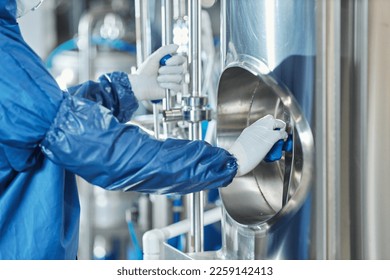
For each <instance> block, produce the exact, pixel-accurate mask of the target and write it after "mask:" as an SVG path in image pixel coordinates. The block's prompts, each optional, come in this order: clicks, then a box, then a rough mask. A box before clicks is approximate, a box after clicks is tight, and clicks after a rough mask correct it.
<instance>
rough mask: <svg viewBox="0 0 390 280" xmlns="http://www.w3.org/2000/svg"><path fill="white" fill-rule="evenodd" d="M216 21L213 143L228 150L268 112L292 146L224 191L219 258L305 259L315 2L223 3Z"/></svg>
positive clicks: (231, 0)
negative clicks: (218, 55)
mask: <svg viewBox="0 0 390 280" xmlns="http://www.w3.org/2000/svg"><path fill="white" fill-rule="evenodd" d="M221 20H222V23H221V26H222V42H221V43H222V58H223V60H222V62H223V65H222V68H223V72H222V75H221V78H220V81H219V87H218V126H217V127H218V128H217V138H218V145H219V146H222V147H224V148H229V147H230V145H231V144H232V143H233V142H234V140H235V139H236V138H237V137H238V135H239V134H240V133H241V132H242V130H243V129H244V128H245V127H247V126H248V125H250V124H251V123H252V122H254V121H255V120H257V119H259V118H260V117H263V116H265V115H266V114H271V115H274V116H275V117H277V118H280V119H283V120H285V121H286V123H287V124H288V127H289V132H290V134H291V135H292V138H293V149H292V151H291V152H284V154H283V157H282V159H281V160H280V161H278V162H274V163H265V162H262V163H261V164H260V165H259V166H258V167H257V168H256V169H255V170H254V171H253V172H252V173H251V174H249V175H246V176H244V177H241V178H235V179H234V181H233V183H232V184H231V185H230V186H228V187H227V188H223V189H221V191H220V195H221V198H222V201H223V206H224V207H223V209H224V213H223V221H222V224H223V231H222V232H223V248H222V250H221V251H220V252H219V253H220V254H221V255H220V257H221V258H227V259H306V258H309V249H310V248H309V242H310V227H311V225H310V215H311V212H312V209H311V195H310V194H311V193H310V189H311V188H312V187H313V185H314V179H315V174H314V170H315V166H314V141H313V136H312V132H311V119H312V115H313V110H314V107H313V96H314V83H315V81H314V55H315V1H286V0H275V1H266V0H264V1H259V0H246V1H238V0H224V1H222V3H221ZM283 192H285V194H287V202H286V201H283Z"/></svg>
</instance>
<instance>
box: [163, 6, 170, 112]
mask: <svg viewBox="0 0 390 280" xmlns="http://www.w3.org/2000/svg"><path fill="white" fill-rule="evenodd" d="M161 28H162V32H161V44H162V45H163V46H164V45H168V44H170V43H171V42H172V0H162V1H161ZM165 99H166V102H164V104H165V105H164V110H167V111H168V110H171V93H170V90H168V89H166V90H165Z"/></svg>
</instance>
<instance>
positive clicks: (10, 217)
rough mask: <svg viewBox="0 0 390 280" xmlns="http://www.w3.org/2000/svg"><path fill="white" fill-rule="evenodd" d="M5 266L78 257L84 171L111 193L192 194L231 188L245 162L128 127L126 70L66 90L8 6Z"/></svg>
mask: <svg viewBox="0 0 390 280" xmlns="http://www.w3.org/2000/svg"><path fill="white" fill-rule="evenodd" d="M0 61H1V67H0V211H1V215H0V259H75V258H76V254H77V249H78V232H79V211H80V209H79V199H78V193H77V187H76V182H75V175H74V174H78V175H80V176H81V177H83V178H84V179H86V180H87V181H89V182H91V183H92V184H94V185H97V186H100V187H103V188H106V189H108V190H114V189H120V190H134V191H142V192H148V193H180V194H184V193H188V192H193V191H199V190H201V189H213V188H217V187H222V186H226V185H228V184H229V183H230V182H231V180H232V179H233V177H234V175H235V174H236V171H237V164H236V159H235V158H234V157H233V156H232V155H230V154H229V153H228V152H226V151H225V150H223V149H220V148H217V147H212V146H210V145H208V144H207V143H205V142H202V141H193V142H191V141H187V140H173V139H168V140H166V141H164V142H162V141H158V140H155V139H154V138H152V137H151V136H149V135H148V134H146V133H144V132H143V131H142V130H140V129H139V128H138V127H136V126H132V125H126V124H125V122H126V121H128V119H129V118H130V117H131V115H132V112H133V111H134V110H135V109H136V108H137V100H136V99H135V97H134V94H133V92H132V90H131V85H130V83H129V80H128V78H127V74H125V73H112V74H107V75H104V76H102V77H101V78H100V79H99V81H98V82H87V83H85V84H83V85H80V86H77V87H74V88H71V89H69V91H68V92H62V91H61V90H60V88H59V87H58V85H57V83H56V82H55V80H54V79H53V78H52V76H51V75H50V74H49V72H48V71H47V70H46V68H45V66H44V64H43V63H42V61H41V60H40V58H39V57H38V56H37V55H36V54H35V53H34V52H33V51H32V50H31V49H30V48H29V47H28V46H27V45H26V43H25V42H24V40H23V39H22V36H21V34H20V30H19V27H18V25H17V23H16V20H15V0H0Z"/></svg>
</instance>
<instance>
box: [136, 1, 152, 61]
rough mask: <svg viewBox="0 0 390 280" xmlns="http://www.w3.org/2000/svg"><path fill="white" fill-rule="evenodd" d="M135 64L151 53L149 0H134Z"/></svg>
mask: <svg viewBox="0 0 390 280" xmlns="http://www.w3.org/2000/svg"><path fill="white" fill-rule="evenodd" d="M135 21H136V24H135V28H136V32H135V33H136V42H137V66H140V65H141V64H142V62H143V61H144V60H145V59H146V58H147V57H148V56H149V55H150V54H151V53H152V42H151V40H152V39H151V38H152V35H151V27H150V25H151V24H150V21H151V20H150V12H149V0H146V1H145V0H142V1H141V0H136V1H135Z"/></svg>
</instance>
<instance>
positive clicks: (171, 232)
mask: <svg viewBox="0 0 390 280" xmlns="http://www.w3.org/2000/svg"><path fill="white" fill-rule="evenodd" d="M221 217H222V213H221V207H216V208H213V209H211V210H208V211H206V212H204V225H205V226H207V225H211V224H213V223H216V222H218V221H220V220H221ZM190 229H191V221H190V220H189V219H185V220H182V221H180V222H177V223H175V224H171V225H169V226H166V227H164V228H161V229H153V230H150V231H148V232H145V234H144V235H143V237H142V247H143V254H144V260H158V259H160V254H161V246H162V245H163V242H165V240H167V239H170V238H172V237H175V236H178V235H181V234H184V233H187V232H189V231H190Z"/></svg>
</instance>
